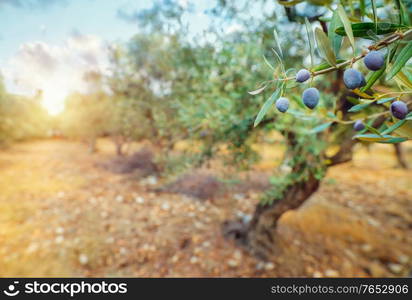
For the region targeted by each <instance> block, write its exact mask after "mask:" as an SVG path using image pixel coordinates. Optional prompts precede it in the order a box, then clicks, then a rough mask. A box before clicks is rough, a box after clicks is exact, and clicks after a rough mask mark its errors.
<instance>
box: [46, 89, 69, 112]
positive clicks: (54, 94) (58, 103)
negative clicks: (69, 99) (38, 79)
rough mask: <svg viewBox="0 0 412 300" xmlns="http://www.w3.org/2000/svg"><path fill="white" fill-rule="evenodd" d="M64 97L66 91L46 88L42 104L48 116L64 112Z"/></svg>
mask: <svg viewBox="0 0 412 300" xmlns="http://www.w3.org/2000/svg"><path fill="white" fill-rule="evenodd" d="M66 96H67V92H66V91H62V90H57V89H55V88H48V89H45V90H44V94H43V102H42V104H43V106H44V107H45V108H46V110H47V112H48V113H49V114H50V115H52V116H56V115H58V114H60V113H61V112H62V111H63V110H64V102H65V99H66Z"/></svg>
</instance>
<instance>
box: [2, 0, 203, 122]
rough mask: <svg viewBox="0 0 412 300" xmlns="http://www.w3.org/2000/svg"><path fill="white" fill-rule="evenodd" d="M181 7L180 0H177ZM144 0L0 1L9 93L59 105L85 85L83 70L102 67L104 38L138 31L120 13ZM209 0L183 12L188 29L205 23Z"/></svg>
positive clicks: (118, 37) (55, 109)
mask: <svg viewBox="0 0 412 300" xmlns="http://www.w3.org/2000/svg"><path fill="white" fill-rule="evenodd" d="M177 3H178V5H181V6H182V7H186V6H187V1H186V0H177ZM151 4H152V1H149V0H138V1H136V0H134V1H132V0H0V28H2V30H0V72H1V74H2V76H3V80H4V83H5V86H6V89H7V90H8V91H9V92H10V93H14V94H24V95H34V94H35V93H36V91H37V90H38V89H41V90H42V91H43V104H44V105H45V106H46V108H47V109H48V110H49V112H51V113H54V114H56V113H58V112H60V111H61V110H62V109H63V107H64V99H65V97H66V96H67V95H68V94H69V93H70V92H73V91H80V92H82V91H83V92H84V91H85V89H87V87H86V86H85V83H84V81H83V80H82V75H83V73H84V72H85V71H87V70H98V71H103V72H104V70H105V69H107V68H108V59H107V50H106V49H107V47H106V46H107V43H111V42H126V41H127V40H129V39H130V38H131V37H132V36H133V35H134V34H136V33H138V32H139V28H138V26H137V24H136V23H133V22H130V21H127V20H125V19H124V18H122V17H121V13H119V12H126V13H131V12H134V11H139V10H142V9H145V8H149V7H150V6H151ZM210 5H211V1H203V0H199V1H196V10H195V11H194V12H193V13H191V15H189V16H188V18H189V19H192V20H193V21H195V22H191V23H192V24H193V27H192V30H194V31H202V30H204V29H206V27H207V26H208V22H209V21H208V17H207V16H206V15H205V14H204V13H203V12H204V10H206V9H207V8H208V7H209V6H210Z"/></svg>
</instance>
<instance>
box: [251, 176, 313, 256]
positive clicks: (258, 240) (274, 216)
mask: <svg viewBox="0 0 412 300" xmlns="http://www.w3.org/2000/svg"><path fill="white" fill-rule="evenodd" d="M319 183H320V181H319V180H318V179H316V178H315V177H314V176H310V177H309V178H308V179H307V180H306V181H302V182H298V183H295V184H293V185H291V186H289V187H287V188H286V190H285V192H284V195H283V197H282V199H280V200H275V201H273V202H272V203H271V204H264V205H261V204H259V205H257V206H256V209H255V212H254V215H253V218H252V220H251V222H250V224H249V227H248V229H247V232H246V239H247V243H248V247H249V248H250V250H251V252H252V253H253V254H254V255H256V256H257V257H259V258H261V259H267V258H268V257H269V256H270V255H271V253H273V249H274V246H275V245H274V243H275V241H276V238H275V236H276V228H277V224H278V221H279V219H280V217H281V216H282V215H283V214H284V213H285V212H286V211H288V210H291V209H296V208H298V207H300V206H301V205H302V204H303V203H304V202H305V201H306V200H307V199H309V197H310V196H311V195H312V194H313V193H314V192H316V191H317V190H318V188H319Z"/></svg>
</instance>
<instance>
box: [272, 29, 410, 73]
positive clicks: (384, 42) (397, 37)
mask: <svg viewBox="0 0 412 300" xmlns="http://www.w3.org/2000/svg"><path fill="white" fill-rule="evenodd" d="M411 33H412V29H408V30H407V31H405V32H397V33H393V34H391V35H390V36H388V37H386V38H385V39H383V40H381V41H379V42H377V43H375V44H373V45H370V46H369V47H368V49H369V50H379V49H382V48H385V47H387V46H389V45H390V44H392V43H394V42H396V41H398V40H401V39H403V38H404V37H405V36H407V35H409V34H411ZM366 54H368V53H367V52H362V54H359V55H358V56H355V57H353V58H351V59H349V60H347V61H344V62H342V63H339V64H337V65H336V66H332V67H329V68H327V69H324V70H320V71H316V72H312V77H316V76H319V75H322V74H326V73H330V72H333V71H336V70H339V69H341V68H343V67H346V66H347V65H351V64H353V63H355V62H356V61H358V60H360V59H362V58H364V57H365V56H366ZM293 79H295V77H286V78H282V79H279V80H281V81H289V80H293Z"/></svg>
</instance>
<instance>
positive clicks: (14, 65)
mask: <svg viewBox="0 0 412 300" xmlns="http://www.w3.org/2000/svg"><path fill="white" fill-rule="evenodd" d="M108 63H109V62H108V56H107V47H106V46H105V44H104V42H103V41H102V40H101V39H100V38H98V37H96V36H91V35H83V34H80V33H79V32H77V31H75V32H73V33H72V34H71V35H70V37H69V38H67V39H66V41H65V42H64V44H63V45H62V46H57V45H51V44H48V43H44V42H40V41H36V42H31V43H25V44H23V45H21V46H20V49H19V50H18V51H17V52H16V54H15V55H14V56H13V57H12V58H11V59H9V60H8V61H7V62H6V65H5V66H4V68H2V69H3V70H2V71H3V76H4V78H5V82H6V87H7V88H8V89H9V91H10V92H13V93H19V94H20V93H21V94H34V93H35V91H36V90H38V89H41V90H43V92H44V95H47V97H48V98H49V101H51V100H52V99H54V98H55V99H56V100H55V101H64V98H65V96H66V95H67V94H68V93H70V92H73V91H80V92H85V91H87V88H88V85H87V83H86V82H85V81H84V80H83V74H84V72H86V71H90V70H94V71H99V72H103V73H105V72H106V71H107V68H108Z"/></svg>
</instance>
